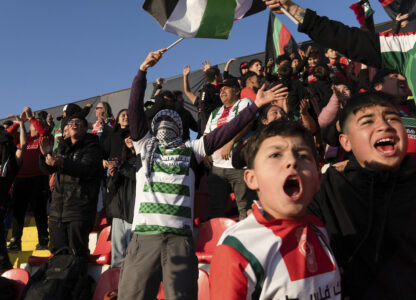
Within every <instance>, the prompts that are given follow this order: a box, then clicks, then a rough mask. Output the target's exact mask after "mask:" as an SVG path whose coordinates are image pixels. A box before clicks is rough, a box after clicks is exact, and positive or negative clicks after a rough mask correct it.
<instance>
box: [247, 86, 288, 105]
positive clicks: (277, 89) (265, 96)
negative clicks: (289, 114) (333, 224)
mask: <svg viewBox="0 0 416 300" xmlns="http://www.w3.org/2000/svg"><path fill="white" fill-rule="evenodd" d="M265 89H266V85H265V84H263V86H262V87H261V88H260V89H259V90H258V91H257V95H256V100H255V101H254V103H255V104H256V105H257V106H258V107H261V106H263V105H265V104H267V103H270V102H272V101H282V100H285V101H286V100H287V97H288V95H289V92H288V91H287V87H285V86H283V84H278V85H275V86H274V87H272V88H271V89H269V90H267V91H265Z"/></svg>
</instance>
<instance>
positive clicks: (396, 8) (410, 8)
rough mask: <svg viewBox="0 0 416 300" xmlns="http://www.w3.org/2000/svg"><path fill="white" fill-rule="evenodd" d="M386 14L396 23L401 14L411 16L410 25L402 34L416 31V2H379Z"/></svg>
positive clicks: (382, 0) (386, 0)
mask: <svg viewBox="0 0 416 300" xmlns="http://www.w3.org/2000/svg"><path fill="white" fill-rule="evenodd" d="M378 1H379V2H380V3H381V5H382V6H383V7H384V10H385V11H386V13H387V14H388V15H389V16H390V18H391V19H392V20H393V21H395V20H396V17H397V15H398V14H399V13H401V14H402V15H404V14H409V24H408V25H407V26H406V27H405V28H403V30H401V31H402V32H411V31H416V19H415V18H416V1H415V0H378Z"/></svg>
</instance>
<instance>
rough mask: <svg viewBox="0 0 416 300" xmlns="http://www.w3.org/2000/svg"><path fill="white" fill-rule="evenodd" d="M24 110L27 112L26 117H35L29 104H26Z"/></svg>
mask: <svg viewBox="0 0 416 300" xmlns="http://www.w3.org/2000/svg"><path fill="white" fill-rule="evenodd" d="M23 112H24V113H26V117H27V118H28V119H32V118H33V112H32V109H31V108H30V107H29V106H26V107H25V108H23Z"/></svg>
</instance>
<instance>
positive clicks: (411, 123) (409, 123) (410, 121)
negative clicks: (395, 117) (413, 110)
mask: <svg viewBox="0 0 416 300" xmlns="http://www.w3.org/2000/svg"><path fill="white" fill-rule="evenodd" d="M402 121H403V125H404V126H406V127H416V119H415V118H402Z"/></svg>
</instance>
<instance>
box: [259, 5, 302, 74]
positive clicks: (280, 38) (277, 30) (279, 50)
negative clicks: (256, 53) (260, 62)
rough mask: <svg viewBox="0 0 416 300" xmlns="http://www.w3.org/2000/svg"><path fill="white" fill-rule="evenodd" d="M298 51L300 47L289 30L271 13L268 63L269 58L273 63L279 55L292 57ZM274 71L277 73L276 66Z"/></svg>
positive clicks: (267, 43) (268, 32) (267, 47)
mask: <svg viewBox="0 0 416 300" xmlns="http://www.w3.org/2000/svg"><path fill="white" fill-rule="evenodd" d="M297 51H298V45H297V44H296V41H295V39H294V38H293V37H292V35H291V34H290V32H289V30H288V29H287V28H286V26H285V25H283V23H282V22H281V21H280V19H279V18H278V17H276V16H275V15H274V14H273V13H272V12H270V14H269V25H268V27H267V38H266V58H265V60H266V63H267V61H268V59H269V58H273V61H276V58H277V57H278V56H279V55H282V54H286V55H290V54H291V53H296V52H297ZM273 71H276V65H275V70H273Z"/></svg>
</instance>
